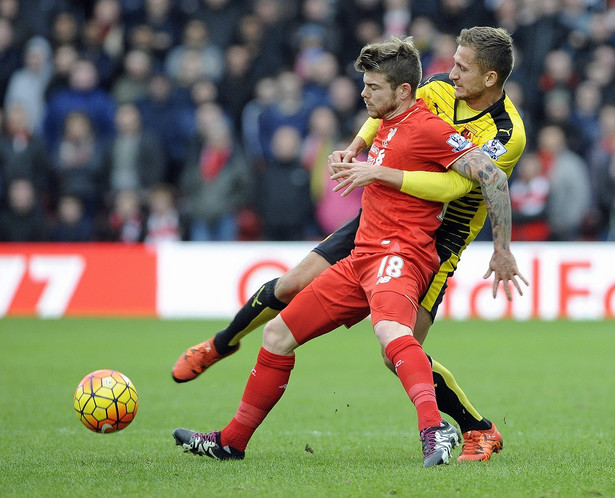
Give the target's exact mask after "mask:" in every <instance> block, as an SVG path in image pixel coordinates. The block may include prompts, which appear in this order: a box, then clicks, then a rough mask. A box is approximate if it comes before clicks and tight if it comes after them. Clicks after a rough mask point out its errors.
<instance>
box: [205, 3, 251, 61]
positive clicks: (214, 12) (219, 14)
mask: <svg viewBox="0 0 615 498" xmlns="http://www.w3.org/2000/svg"><path fill="white" fill-rule="evenodd" d="M243 12H244V5H243V2H236V1H234V0H200V3H199V6H198V9H197V10H196V11H195V12H194V16H195V17H196V18H198V19H201V20H202V21H204V22H205V24H206V25H207V29H208V30H209V34H210V39H211V40H212V42H214V43H215V44H216V45H218V47H220V48H221V49H222V50H226V48H227V47H228V46H229V45H230V44H231V43H232V41H233V36H234V35H235V27H236V26H237V25H239V19H240V18H241V16H242V14H243Z"/></svg>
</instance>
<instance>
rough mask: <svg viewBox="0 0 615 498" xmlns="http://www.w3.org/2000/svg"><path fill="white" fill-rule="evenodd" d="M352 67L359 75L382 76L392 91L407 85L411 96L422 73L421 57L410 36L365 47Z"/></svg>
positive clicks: (394, 38)
mask: <svg viewBox="0 0 615 498" xmlns="http://www.w3.org/2000/svg"><path fill="white" fill-rule="evenodd" d="M354 67H355V69H356V70H357V71H359V72H361V73H365V72H374V73H381V74H384V75H385V77H386V80H387V81H388V82H389V84H390V85H391V88H392V89H393V90H395V89H396V88H397V87H398V86H399V85H401V84H402V83H408V84H409V85H410V86H411V87H412V95H414V94H415V93H416V88H417V87H418V85H419V83H420V81H421V78H422V73H423V69H422V66H421V55H420V53H419V51H418V49H417V48H416V47H415V46H414V42H413V41H412V37H411V36H408V37H406V38H404V39H401V38H396V37H393V38H392V39H391V40H390V41H385V42H380V43H370V44H368V45H365V46H364V47H363V48H362V49H361V53H360V54H359V57H357V59H356V60H355V62H354Z"/></svg>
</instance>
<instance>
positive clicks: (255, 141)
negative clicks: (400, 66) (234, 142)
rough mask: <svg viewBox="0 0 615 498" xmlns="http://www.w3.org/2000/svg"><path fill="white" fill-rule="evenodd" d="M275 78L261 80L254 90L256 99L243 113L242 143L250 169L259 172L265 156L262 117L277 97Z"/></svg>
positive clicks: (250, 102) (247, 105)
mask: <svg viewBox="0 0 615 498" xmlns="http://www.w3.org/2000/svg"><path fill="white" fill-rule="evenodd" d="M277 93H278V90H277V85H276V80H275V78H263V79H262V80H259V81H258V83H257V84H256V87H255V89H254V98H253V99H252V100H250V101H249V102H248V103H247V104H246V105H245V106H244V107H243V110H242V111H241V127H240V130H241V132H242V143H243V148H244V152H245V154H246V158H247V160H248V163H249V165H250V167H251V168H252V169H254V170H258V169H260V168H261V167H263V162H264V161H265V154H264V151H263V146H262V143H261V132H260V126H261V122H262V121H261V119H262V118H261V116H262V115H263V113H264V112H265V111H266V110H267V109H268V108H269V106H271V105H272V104H273V103H274V102H275V101H276V97H277Z"/></svg>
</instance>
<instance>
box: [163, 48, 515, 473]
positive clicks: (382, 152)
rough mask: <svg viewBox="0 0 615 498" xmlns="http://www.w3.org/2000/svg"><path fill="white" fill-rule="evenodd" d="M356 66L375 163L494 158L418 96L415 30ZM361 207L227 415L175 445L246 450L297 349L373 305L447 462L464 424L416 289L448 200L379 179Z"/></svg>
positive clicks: (423, 280)
mask: <svg viewBox="0 0 615 498" xmlns="http://www.w3.org/2000/svg"><path fill="white" fill-rule="evenodd" d="M355 68H356V69H357V70H358V71H360V72H362V73H363V82H364V87H363V91H362V92H361V96H362V97H363V99H364V101H365V104H366V107H367V110H368V113H369V115H370V117H374V118H380V119H382V124H381V125H380V128H379V130H378V133H377V135H376V138H375V139H374V142H373V144H372V147H371V149H370V152H369V161H370V162H371V163H372V164H374V165H379V164H381V163H382V162H383V161H384V160H385V159H386V164H387V166H389V167H392V168H397V169H401V170H409V171H433V172H445V171H446V170H447V169H448V168H449V167H452V166H453V165H454V166H455V167H456V168H459V167H465V166H466V165H468V164H470V163H472V165H473V166H474V167H476V165H477V164H480V165H481V167H483V168H492V169H493V168H494V166H493V164H492V163H491V161H490V159H489V158H488V156H487V155H486V154H485V153H484V152H482V151H481V150H480V149H478V148H477V147H476V146H475V145H473V144H472V143H471V142H470V141H468V140H467V139H465V138H463V137H462V136H461V135H459V134H458V133H457V132H456V131H455V129H454V128H452V127H451V126H450V125H449V124H447V123H446V122H444V121H443V120H441V119H440V118H438V117H437V116H435V115H434V114H432V113H431V112H430V111H429V110H428V109H427V107H426V106H425V104H424V103H423V102H422V101H420V100H419V101H417V100H416V88H417V87H418V84H419V82H420V80H421V65H420V58H419V53H418V51H417V50H416V48H415V47H414V45H413V44H412V41H411V38H407V39H405V40H400V39H395V38H394V39H393V40H392V41H388V42H383V43H374V44H370V45H367V46H365V47H364V48H363V49H362V51H361V54H360V55H359V57H358V58H357V60H356V62H355ZM489 171H492V170H489ZM503 181H504V182H506V177H505V175H504V179H503ZM362 208H363V211H362V215H361V219H360V222H359V228H358V231H357V235H356V238H355V248H354V249H353V250H352V252H351V254H350V256H348V257H347V258H345V259H343V260H341V261H339V262H338V263H336V264H335V265H333V266H332V267H330V268H329V269H327V270H325V271H324V272H323V273H322V274H321V275H319V276H318V277H317V278H315V279H314V280H313V282H312V283H311V284H310V285H308V286H307V287H306V288H305V289H304V290H303V291H301V292H300V293H299V294H298V295H297V296H296V297H295V298H294V299H293V300H292V301H291V303H290V304H289V305H288V307H286V308H285V309H284V310H283V311H282V312H281V313H280V315H278V316H277V317H276V318H274V319H273V320H272V321H271V322H269V323H268V324H267V325H266V327H265V330H264V334H263V347H262V348H261V350H260V352H259V354H258V358H257V363H256V366H255V367H254V369H253V370H252V374H251V375H250V377H249V379H248V383H247V386H246V389H245V391H244V395H243V397H242V401H241V403H240V405H239V409H238V410H237V413H236V414H235V416H234V417H233V419H232V420H231V422H230V423H229V424H228V425H227V426H226V427H225V428H224V429H223V430H222V431H213V432H210V433H199V432H194V431H191V430H188V429H176V430H175V431H174V433H173V435H174V437H175V441H176V443H177V444H178V445H181V446H183V448H184V449H185V450H186V451H190V452H192V453H197V454H201V455H206V456H209V457H212V458H216V459H242V458H243V457H244V454H245V448H246V447H247V444H248V441H249V440H250V438H251V436H252V434H253V433H254V431H255V430H256V428H257V427H258V426H259V425H260V424H261V423H262V421H263V420H264V418H265V417H266V416H267V414H268V413H269V411H270V410H271V409H272V408H273V406H274V405H275V404H276V403H277V401H278V400H279V399H280V398H281V396H282V394H283V393H284V390H285V389H286V386H287V384H288V381H289V378H290V372H291V370H292V369H293V367H294V362H295V353H294V350H295V349H296V348H297V347H298V346H299V345H301V344H304V343H305V342H307V341H309V340H310V339H313V338H315V337H318V336H320V335H322V334H325V333H327V332H330V331H332V330H334V329H336V328H337V327H339V326H340V325H342V324H343V325H346V326H348V327H350V326H352V325H354V324H355V323H357V322H358V321H360V320H362V319H363V318H365V317H366V316H367V315H369V314H371V320H372V323H373V328H374V332H375V334H376V337H377V338H378V341H379V342H380V345H381V348H382V351H383V353H384V354H385V355H386V357H387V358H388V359H389V360H390V361H391V363H392V364H393V365H394V366H395V371H396V373H397V377H398V378H399V379H400V381H401V382H402V384H403V386H404V389H405V390H406V392H407V394H408V396H409V397H410V399H411V401H412V402H413V403H414V405H415V407H416V410H417V416H418V426H419V431H420V438H421V441H422V443H423V457H424V465H425V466H426V467H431V466H434V465H439V464H442V463H448V460H449V457H450V452H451V449H452V447H454V446H455V445H456V444H457V443H458V442H459V441H460V434H459V432H458V431H457V429H455V428H454V427H453V426H451V425H450V424H448V422H446V421H443V420H442V417H441V416H440V413H439V411H438V406H437V403H436V397H435V391H434V386H433V377H432V373H431V365H430V363H429V361H428V359H427V357H426V355H425V353H424V352H423V350H422V347H421V345H420V343H419V342H418V341H417V340H416V339H415V338H414V337H413V335H412V331H413V328H414V325H415V322H416V317H417V312H418V306H419V303H420V297H421V296H422V295H423V294H424V293H425V291H426V289H427V287H428V285H429V282H430V279H431V278H432V276H433V275H434V273H435V272H437V270H438V269H439V260H438V256H437V253H436V250H435V241H434V235H435V232H436V230H437V229H438V227H439V226H440V223H441V218H442V214H443V204H442V203H439V202H434V201H427V200H422V199H419V198H416V197H412V196H408V195H406V194H404V193H402V192H400V191H398V190H396V189H393V188H390V187H388V186H386V185H383V184H379V183H374V184H371V185H368V186H366V187H365V190H364V193H363V198H362Z"/></svg>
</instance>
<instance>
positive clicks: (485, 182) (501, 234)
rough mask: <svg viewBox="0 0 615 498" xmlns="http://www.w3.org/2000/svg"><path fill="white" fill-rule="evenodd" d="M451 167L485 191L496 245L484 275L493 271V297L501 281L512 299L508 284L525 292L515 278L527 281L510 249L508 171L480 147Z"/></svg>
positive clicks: (486, 275) (508, 296)
mask: <svg viewBox="0 0 615 498" xmlns="http://www.w3.org/2000/svg"><path fill="white" fill-rule="evenodd" d="M451 169H453V170H454V171H457V172H458V173H459V174H460V175H463V176H465V177H466V178H469V179H470V180H474V181H475V182H477V183H478V184H479V185H480V188H481V191H482V193H483V198H484V200H485V207H486V208H487V212H488V213H489V219H490V221H491V228H492V232H493V246H494V248H493V256H492V257H491V261H490V262H489V269H488V270H487V273H486V274H485V276H484V278H488V277H489V276H490V275H491V274H492V273H494V281H493V297H495V296H496V294H497V289H498V286H499V283H500V282H503V284H504V291H505V292H506V297H507V298H508V300H511V299H512V293H511V291H510V285H509V284H510V283H511V282H512V284H513V285H514V286H515V287H516V288H517V291H518V292H519V294H521V295H523V291H522V290H521V286H520V284H519V282H518V281H517V278H516V277H519V279H520V280H522V281H523V282H524V283H525V285H528V283H527V281H526V280H525V278H524V277H523V275H521V274H520V273H519V270H518V268H517V263H516V261H515V257H514V256H513V255H512V253H511V252H510V232H511V210H510V196H509V194H508V181H507V178H506V174H505V173H504V172H503V171H502V170H501V169H499V168H498V167H497V166H496V165H495V164H494V163H493V162H492V161H491V159H489V156H487V154H485V153H484V152H483V151H482V150H480V149H473V150H472V151H470V152H468V153H467V154H465V155H464V156H462V157H460V158H459V159H458V160H457V161H455V162H454V163H453V164H452V165H451Z"/></svg>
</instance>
